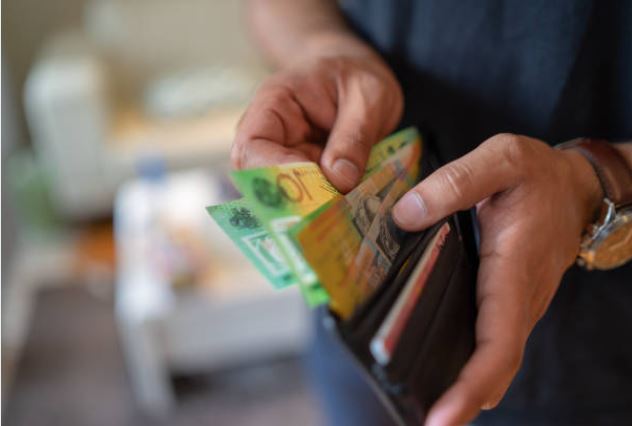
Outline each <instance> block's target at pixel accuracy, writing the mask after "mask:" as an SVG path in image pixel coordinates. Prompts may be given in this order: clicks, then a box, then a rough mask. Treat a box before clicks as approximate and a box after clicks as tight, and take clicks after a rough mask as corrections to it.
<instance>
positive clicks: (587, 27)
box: [341, 0, 632, 425]
mask: <svg viewBox="0 0 632 426" xmlns="http://www.w3.org/2000/svg"><path fill="white" fill-rule="evenodd" d="M341 6H342V7H343V10H344V12H345V14H346V16H347V18H348V20H349V23H350V24H351V25H352V26H353V27H354V28H355V29H356V30H357V31H358V33H359V34H360V35H361V36H363V37H364V38H365V39H367V40H368V41H369V42H370V43H371V44H372V45H374V46H375V47H376V48H377V49H378V50H379V51H380V52H381V53H382V54H383V56H384V57H385V58H386V60H387V61H388V62H389V63H390V64H391V66H392V68H393V69H394V71H395V73H396V74H397V76H398V78H399V80H400V82H401V84H402V86H403V89H404V94H405V98H406V107H405V114H404V124H405V125H416V126H418V127H419V128H421V129H422V130H423V131H424V132H425V133H426V134H428V135H430V137H431V140H432V145H433V149H434V150H435V151H436V152H438V153H439V154H440V156H441V158H442V160H443V161H448V160H451V159H454V158H456V157H458V156H460V155H462V154H464V153H466V152H468V151H470V150H471V149H473V148H474V147H476V146H477V145H478V144H480V143H481V142H482V141H484V140H485V139H487V138H488V137H490V136H492V135H494V134H496V133H500V132H511V133H520V134H525V135H528V136H532V137H536V138H539V139H542V140H544V141H546V142H548V143H550V144H555V143H559V142H562V141H565V140H568V139H572V138H575V137H578V136H594V137H604V138H607V139H611V140H613V139H632V1H608V0H594V1H590V0H555V1H551V0H528V1H525V0H515V1H500V0H497V1H491V0H490V1H482V0H476V1H474V0H472V1H462V0H459V1H456V0H419V1H412V0H408V1H406V0H346V1H341ZM526 244H528V241H525V245H526ZM546 255H547V253H542V256H543V257H544V256H546ZM611 423H612V424H632V264H630V263H628V264H627V265H626V266H624V267H621V268H619V269H616V270H613V271H609V272H585V271H583V270H580V269H579V268H576V267H574V268H572V269H571V270H570V271H569V272H568V273H567V274H566V276H565V278H564V281H563V283H562V285H561V287H560V290H559V291H558V293H557V295H556V297H555V299H554V300H553V302H552V305H551V307H550V309H549V311H548V313H547V314H546V315H545V317H544V318H543V319H542V320H541V321H540V322H539V323H538V325H537V326H536V328H535V330H534V332H533V334H532V335H531V338H530V339H529V342H528V345H527V350H526V354H525V358H524V362H523V366H522V368H521V370H520V372H519V373H518V375H517V377H516V379H515V381H514V383H513V384H512V386H511V388H510V389H509V392H508V393H507V395H506V397H505V399H504V400H503V402H502V403H501V404H500V406H499V407H498V408H497V409H495V410H493V411H491V412H487V413H484V414H483V415H482V416H481V417H480V419H479V420H477V424H530V425H531V424H534V425H535V424H537V425H541V424H556V425H558V424H573V425H576V424H611Z"/></svg>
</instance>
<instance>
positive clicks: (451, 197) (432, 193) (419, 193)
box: [393, 135, 529, 231]
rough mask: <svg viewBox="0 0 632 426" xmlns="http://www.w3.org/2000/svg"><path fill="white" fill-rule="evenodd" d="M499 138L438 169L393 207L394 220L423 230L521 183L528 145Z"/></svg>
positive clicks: (515, 139)
mask: <svg viewBox="0 0 632 426" xmlns="http://www.w3.org/2000/svg"><path fill="white" fill-rule="evenodd" d="M522 139H527V138H522V137H518V136H514V135H498V136H495V137H493V138H491V139H488V140H487V141H486V142H484V143H483V144H481V145H480V146H479V147H478V148H476V149H474V150H473V151H471V152H470V153H468V154H467V155H465V156H463V157H461V158H459V159H458V160H455V161H453V162H451V163H448V164H446V165H445V166H443V167H441V168H440V169H438V170H436V171H435V172H434V173H432V174H431V175H430V176H428V177H427V178H426V179H424V180H423V181H422V182H420V183H419V184H418V185H417V186H416V187H415V188H413V189H412V190H410V191H409V192H408V193H407V194H406V195H404V196H403V197H402V199H401V200H400V201H399V202H398V203H397V204H396V205H395V207H394V208H393V218H394V219H395V222H396V223H397V225H398V226H400V227H401V228H402V229H405V230H410V231H413V230H420V229H423V228H425V227H427V226H430V225H432V224H433V223H435V222H437V221H438V220H440V219H442V218H443V217H445V216H448V215H449V214H452V213H454V212H456V211H459V210H465V209H468V208H470V207H472V206H474V205H475V204H476V203H477V202H479V201H481V200H483V199H485V198H487V197H489V196H491V195H493V194H495V193H497V192H500V191H503V190H506V189H509V188H511V187H513V186H515V184H516V183H517V182H518V181H519V179H520V177H521V175H522V172H523V166H524V164H523V162H526V161H527V159H526V157H527V156H528V150H529V147H528V142H527V141H525V140H522Z"/></svg>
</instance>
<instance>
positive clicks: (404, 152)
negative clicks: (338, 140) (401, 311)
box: [208, 128, 420, 306]
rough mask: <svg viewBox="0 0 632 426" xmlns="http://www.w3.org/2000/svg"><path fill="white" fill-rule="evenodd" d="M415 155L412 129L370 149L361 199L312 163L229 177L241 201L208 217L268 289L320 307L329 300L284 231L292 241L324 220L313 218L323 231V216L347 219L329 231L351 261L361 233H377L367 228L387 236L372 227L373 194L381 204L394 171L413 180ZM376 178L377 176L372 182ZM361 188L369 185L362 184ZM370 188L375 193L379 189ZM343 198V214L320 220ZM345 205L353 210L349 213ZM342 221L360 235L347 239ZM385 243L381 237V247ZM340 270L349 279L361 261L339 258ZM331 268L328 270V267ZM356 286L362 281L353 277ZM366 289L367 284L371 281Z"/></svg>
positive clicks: (377, 207) (377, 208) (379, 207)
mask: <svg viewBox="0 0 632 426" xmlns="http://www.w3.org/2000/svg"><path fill="white" fill-rule="evenodd" d="M419 150H420V138H419V135H418V133H417V131H416V130H415V129H414V128H409V129H405V130H402V131H400V132H397V133H395V134H393V135H391V136H389V137H388V138H386V139H384V140H383V141H381V142H380V143H378V144H377V145H375V146H374V147H373V149H372V150H371V154H370V156H369V159H368V161H367V166H366V172H365V174H364V177H363V182H362V183H361V184H360V186H362V187H363V188H364V192H362V191H352V192H351V193H349V194H348V195H347V196H346V197H343V196H342V195H341V194H339V193H338V192H337V191H336V189H335V188H334V187H333V186H332V185H331V184H330V183H329V182H328V181H327V179H326V178H325V176H324V175H323V174H322V172H321V171H320V169H319V168H318V166H317V165H316V164H314V163H294V164H286V165H280V166H272V167H265V168H258V169H249V170H241V171H238V172H234V173H233V181H234V182H235V185H236V186H237V188H238V189H239V190H240V191H241V193H242V195H243V196H244V197H243V198H242V199H240V200H235V201H231V202H229V203H225V204H223V205H219V206H212V207H209V208H208V211H209V213H210V214H211V216H213V218H214V219H215V220H216V221H217V223H218V224H219V225H220V227H222V229H224V231H225V232H226V233H227V234H228V235H229V236H230V238H231V239H232V240H233V241H234V242H235V243H236V244H237V246H238V247H239V248H240V250H242V252H244V254H245V255H246V256H247V257H248V258H249V259H250V260H251V261H252V262H253V264H254V265H255V266H256V267H257V268H258V269H259V270H260V271H261V272H262V274H263V275H264V276H265V277H266V278H267V279H268V280H269V281H270V282H271V283H272V285H273V286H274V287H275V288H282V287H285V286H287V285H291V284H294V283H299V284H300V286H301V290H302V292H303V295H304V297H305V299H306V301H307V302H308V304H309V305H311V306H314V305H318V304H322V303H325V302H327V301H328V300H329V296H328V293H327V292H326V291H325V290H324V289H323V288H322V287H321V285H320V280H319V278H318V275H317V274H316V273H315V272H314V269H313V267H312V265H311V262H308V261H306V259H305V256H304V253H303V252H302V250H301V249H299V246H298V245H297V244H296V238H290V237H289V236H288V232H289V230H290V229H291V235H292V237H296V236H297V235H298V233H299V231H301V230H303V229H305V228H306V227H308V226H309V225H310V224H311V223H312V222H313V221H314V220H315V219H316V218H318V217H319V216H321V215H325V216H324V217H323V219H320V220H321V221H323V224H326V220H325V219H326V218H327V217H330V218H335V217H341V215H343V216H344V215H347V216H348V217H347V219H346V220H343V221H342V222H341V223H339V224H337V225H336V229H337V231H334V232H335V235H337V237H338V242H339V243H340V244H339V248H342V247H346V249H345V251H344V252H345V253H347V254H349V253H351V254H355V256H356V257H357V254H358V251H359V250H360V249H361V247H364V246H366V245H367V244H368V242H365V241H364V239H365V237H366V234H367V233H368V234H371V232H373V233H376V232H378V231H375V230H373V231H372V229H373V228H372V226H373V227H374V228H375V229H381V230H382V235H385V234H384V229H387V228H385V227H384V226H382V227H377V225H374V223H378V222H379V221H376V216H377V217H381V216H383V215H384V212H383V211H384V207H383V202H378V201H377V200H376V198H375V194H378V195H377V196H378V197H383V199H384V200H385V199H386V198H387V197H386V195H387V194H389V193H391V192H392V190H393V189H394V188H396V185H395V181H393V180H392V179H391V182H390V184H391V186H388V185H385V184H384V182H383V179H384V176H385V174H384V173H385V172H384V170H385V169H389V170H392V168H393V167H399V169H400V170H401V169H402V168H403V169H406V170H407V171H408V173H409V175H414V174H416V173H417V164H418V158H419ZM393 162H398V165H397V166H392V165H391V166H389V164H390V163H393ZM380 173H381V175H380V176H381V177H376V178H372V176H373V175H376V174H380ZM387 174H388V173H387ZM380 179H382V181H380ZM366 181H368V182H367V183H364V182H366ZM380 182H381V183H380ZM400 184H401V183H400ZM363 185H364V186H363ZM376 185H377V186H379V185H382V187H380V188H378V187H377V186H376ZM380 191H381V192H380ZM345 198H347V201H346V202H347V204H348V206H347V207H345V209H344V212H341V211H337V209H336V208H333V209H332V210H331V212H328V213H326V212H327V211H328V210H329V209H330V208H332V206H334V205H335V202H336V200H340V199H345ZM384 200H383V201H384ZM349 205H350V206H351V207H353V208H349ZM340 207H342V206H338V209H340ZM325 213H326V214H325ZM348 220H351V221H352V222H353V223H354V227H355V228H353V229H355V230H356V231H358V232H359V234H358V235H357V236H353V232H354V230H353V229H351V228H348V227H346V225H345V224H346V223H348ZM255 223H256V226H255ZM391 225H392V223H391ZM378 234H379V232H378ZM371 241H372V240H371ZM376 241H377V239H376ZM385 241H386V240H385V239H384V238H382V242H385ZM314 247H315V248H313V249H312V251H314V250H315V251H318V250H320V249H322V246H314ZM385 247H387V248H390V249H391V251H392V250H396V249H397V248H398V246H397V245H393V244H390V245H388V246H385ZM364 250H365V251H366V250H367V249H364ZM373 252H376V251H373ZM382 252H383V250H382ZM382 257H383V256H382V255H380V257H376V260H381V259H382ZM344 264H345V265H347V266H348V267H349V269H348V270H347V271H345V273H346V274H347V275H350V274H352V270H351V269H352V268H353V267H355V266H356V265H362V262H359V261H357V260H356V259H355V258H353V259H345V263H344ZM349 265H351V266H349ZM358 267H359V266H358ZM330 269H331V270H333V267H330ZM355 273H357V272H355ZM359 275H361V274H359ZM347 279H349V276H347ZM357 279H358V280H360V279H363V277H361V276H359V277H357ZM368 284H370V285H373V283H372V282H370V283H368Z"/></svg>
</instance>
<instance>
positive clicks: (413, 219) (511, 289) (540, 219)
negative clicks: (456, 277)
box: [393, 134, 601, 426]
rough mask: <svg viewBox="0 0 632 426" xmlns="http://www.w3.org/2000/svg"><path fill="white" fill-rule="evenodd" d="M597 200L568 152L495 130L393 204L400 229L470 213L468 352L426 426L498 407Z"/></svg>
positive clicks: (585, 172)
mask: <svg viewBox="0 0 632 426" xmlns="http://www.w3.org/2000/svg"><path fill="white" fill-rule="evenodd" d="M600 199H601V190H600V186H599V182H598V179H597V176H596V174H595V173H594V171H593V170H592V168H591V166H590V164H589V163H588V161H587V160H586V159H584V158H583V157H582V156H581V155H580V154H578V153H577V152H574V151H560V150H556V149H552V148H550V147H549V146H548V145H546V144H544V143H543V142H541V141H538V140H536V139H531V138H527V137H524V136H517V135H511V134H501V135H497V136H494V137H492V138H491V139H489V140H487V141H485V142H484V143H483V144H481V145H480V146H479V147H478V148H476V149H475V150H473V151H472V152H470V153H469V154H467V155H465V156H464V157H462V158H460V159H458V160H456V161H453V162H452V163H449V164H447V165H445V166H444V167H441V168H440V169H438V170H437V171H435V172H434V173H433V174H431V175H430V176H429V177H428V178H426V179H424V180H423V181H422V182H421V183H419V184H418V185H417V186H416V187H415V188H414V189H412V190H411V191H410V192H409V193H408V194H406V195H405V196H404V197H402V199H401V200H400V201H399V202H398V204H397V205H396V206H395V207H394V211H393V214H394V218H395V221H396V223H397V224H398V225H399V226H400V227H402V228H404V229H406V230H419V229H422V228H425V227H427V226H429V225H431V224H433V223H434V222H436V221H438V220H439V219H441V218H443V217H445V216H447V215H449V214H451V213H453V212H455V211H458V210H464V209H468V208H470V207H472V206H475V205H476V206H477V209H478V218H479V222H480V229H481V246H480V262H481V263H480V268H479V273H478V287H477V304H478V319H477V323H476V350H475V352H474V354H473V355H472V357H471V359H470V360H469V362H468V363H467V364H466V366H465V367H464V368H463V370H462V371H461V374H460V375H459V377H458V379H457V380H456V382H455V383H454V385H453V386H452V387H451V388H450V389H448V391H447V392H446V393H445V394H444V395H443V396H442V397H441V398H440V399H439V400H438V401H437V402H436V404H435V405H434V407H433V408H432V409H431V411H430V413H429V415H428V421H427V423H428V424H430V425H435V426H436V425H458V424H465V423H467V422H468V421H470V420H471V419H473V418H474V417H475V416H476V415H477V414H478V413H479V411H480V410H481V409H489V408H492V407H494V406H496V405H497V404H498V402H499V401H500V399H501V398H502V396H503V395H504V393H505V392H506V391H507V388H508V387H509V385H510V383H511V381H512V379H513V377H514V375H515V374H516V372H517V371H518V368H519V367H520V364H521V360H522V355H523V352H524V348H525V344H526V341H527V337H528V336H529V334H530V333H531V330H532V329H533V327H534V326H535V324H536V322H537V321H538V320H539V319H540V318H541V317H542V315H543V314H544V313H545V311H546V309H547V307H548V306H549V304H550V302H551V299H552V298H553V296H554V295H555V292H556V291H557V288H558V286H559V283H560V281H561V279H562V275H563V274H564V272H565V271H566V269H568V267H570V266H571V265H572V264H573V262H574V261H575V257H576V255H577V252H578V249H579V242H580V237H581V234H582V230H583V229H584V228H585V226H586V225H587V224H588V223H589V222H590V221H591V220H592V216H593V214H594V212H595V211H596V209H597V208H598V206H599V203H600Z"/></svg>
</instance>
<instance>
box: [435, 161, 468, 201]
mask: <svg viewBox="0 0 632 426" xmlns="http://www.w3.org/2000/svg"><path fill="white" fill-rule="evenodd" d="M472 179H473V178H472V171H471V169H470V168H469V167H468V166H467V165H466V164H464V163H462V162H453V163H450V164H448V165H447V166H446V167H445V168H444V170H443V173H442V174H441V186H442V187H444V188H446V190H447V191H450V192H451V193H452V194H453V195H454V196H455V197H457V198H459V199H460V198H463V197H464V196H465V188H468V187H469V186H470V185H471V183H472Z"/></svg>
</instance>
